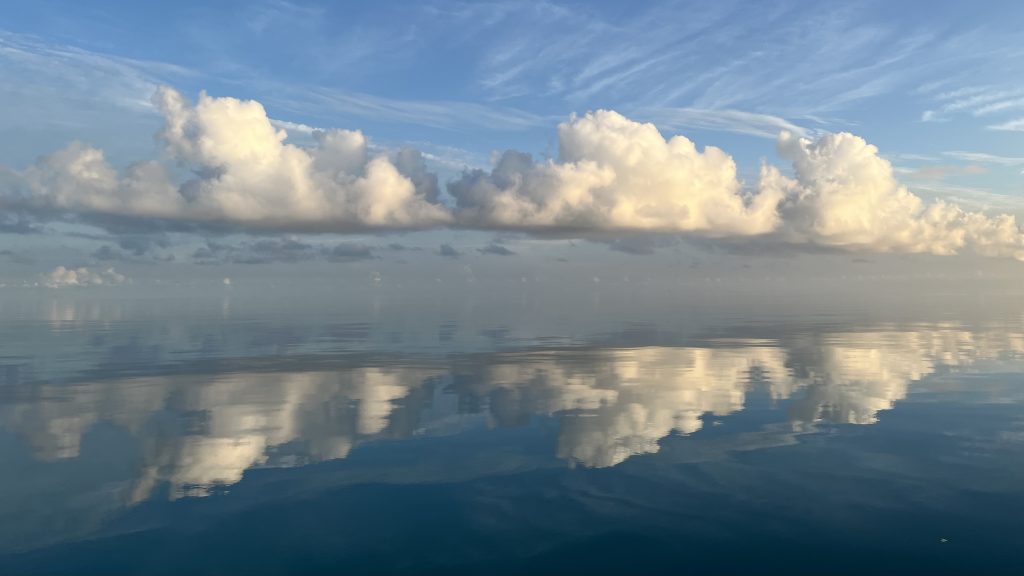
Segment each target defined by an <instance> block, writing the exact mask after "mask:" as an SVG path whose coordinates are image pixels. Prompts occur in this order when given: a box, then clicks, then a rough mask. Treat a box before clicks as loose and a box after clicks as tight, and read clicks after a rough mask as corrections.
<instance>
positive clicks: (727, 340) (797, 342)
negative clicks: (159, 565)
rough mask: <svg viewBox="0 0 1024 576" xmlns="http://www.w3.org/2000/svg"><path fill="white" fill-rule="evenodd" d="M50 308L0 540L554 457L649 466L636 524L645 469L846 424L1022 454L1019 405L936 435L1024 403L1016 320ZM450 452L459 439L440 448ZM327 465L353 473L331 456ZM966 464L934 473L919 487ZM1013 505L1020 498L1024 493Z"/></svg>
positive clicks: (7, 431) (12, 331) (18, 413)
mask: <svg viewBox="0 0 1024 576" xmlns="http://www.w3.org/2000/svg"><path fill="white" fill-rule="evenodd" d="M38 304H39V305H38V306H37V307H36V308H35V310H36V311H37V313H38V314H40V316H41V317H38V318H35V317H32V316H31V313H29V314H24V317H22V318H15V319H14V321H13V323H8V324H7V327H6V328H5V329H4V330H3V337H4V342H3V349H2V352H0V364H3V369H2V370H0V378H2V380H0V382H2V388H0V392H2V395H0V459H2V460H3V461H4V462H5V464H4V470H6V471H7V472H5V473H3V475H2V477H0V482H2V485H0V487H2V488H3V495H2V496H0V512H2V514H0V517H2V518H4V520H2V521H0V542H3V543H4V544H3V549H5V550H18V549H33V548H35V549H45V548H40V547H44V546H47V545H51V544H55V543H58V542H61V541H66V540H76V539H80V538H83V537H89V536H91V535H106V536H107V537H109V538H116V537H117V535H118V534H122V533H127V532H132V531H136V530H139V529H140V527H141V528H145V529H158V528H159V527H160V526H162V525H164V524H168V523H170V524H173V523H174V518H175V513H174V512H173V510H174V509H173V508H166V507H167V506H185V505H186V504H187V506H189V507H191V508H189V509H191V510H195V507H196V506H198V505H199V503H201V502H209V503H210V504H209V506H211V507H215V506H219V507H221V508H223V507H225V506H226V507H227V508H229V509H232V510H235V509H234V508H232V506H240V507H242V508H247V507H258V505H259V503H263V502H273V501H275V500H278V499H280V498H283V497H286V496H282V494H284V493H282V492H280V491H279V489H281V487H285V489H286V491H287V490H300V491H303V492H304V491H309V490H314V491H316V490H326V489H328V488H332V489H339V487H344V486H356V485H364V484H370V485H376V484H382V485H445V484H446V483H453V482H454V483H458V482H470V481H477V482H478V481H481V480H479V479H486V478H495V477H502V476H503V475H509V474H513V475H514V474H520V475H526V476H529V475H531V474H538V473H541V471H543V470H562V471H563V472H560V473H569V474H574V475H575V476H568V477H567V478H569V479H568V480H565V481H566V482H576V481H579V480H578V479H579V478H589V477H590V476H587V474H593V473H596V472H587V470H594V471H596V470H604V469H607V470H610V471H616V472H609V473H615V474H620V475H622V474H625V475H629V472H628V471H629V470H630V469H631V468H630V467H631V466H632V464H630V465H627V464H629V463H630V462H636V463H637V464H635V465H636V466H650V465H655V468H654V471H653V472H651V475H650V476H649V477H645V478H646V479H645V480H643V481H639V480H637V479H636V478H635V477H632V476H629V478H631V479H630V480H628V481H627V482H626V483H627V485H630V483H635V484H636V488H635V490H636V492H635V493H634V492H633V491H632V490H630V491H628V492H627V494H629V496H628V497H629V498H635V499H637V503H636V504H637V506H638V508H636V509H628V510H616V511H613V512H607V511H606V512H607V513H606V514H605V513H598V512H595V511H591V512H592V513H595V514H598V516H600V517H601V518H603V519H604V520H605V521H607V520H608V519H609V518H616V519H619V520H621V518H619V516H617V514H624V515H626V516H635V515H637V514H640V512H638V510H642V509H643V507H644V506H647V505H649V504H650V503H647V502H645V496H644V490H645V488H644V486H643V484H644V483H645V482H654V481H656V480H657V481H667V480H666V479H667V478H670V477H674V475H675V474H676V472H675V468H674V467H677V466H680V465H682V464H683V463H693V462H709V461H718V462H725V463H730V462H735V463H738V462H743V467H744V468H746V469H747V470H746V472H745V473H748V474H749V473H755V474H756V473H758V472H757V471H758V469H759V468H758V465H756V464H753V465H752V464H751V463H750V462H749V459H750V458H755V457H754V456H753V455H756V454H771V453H778V451H780V450H783V449H784V448H785V447H791V448H790V449H791V450H792V449H794V448H792V447H800V449H801V450H804V451H805V452H806V451H808V450H811V449H812V448H813V447H817V449H818V450H819V452H817V453H814V454H805V455H804V456H801V457H796V458H795V459H792V460H791V461H789V463H788V466H790V468H789V473H791V474H797V473H799V471H800V470H801V469H804V468H806V469H808V470H812V469H815V468H816V467H817V466H819V462H818V460H817V459H818V458H821V459H822V461H828V460H831V459H833V458H834V456H833V454H838V453H839V451H840V450H841V449H842V448H839V447H837V448H836V452H835V453H830V452H822V450H825V447H826V446H827V445H828V443H831V442H835V443H840V442H841V441H847V440H841V439H845V438H851V439H855V438H857V437H859V436H860V434H859V433H857V432H855V431H856V430H858V429H859V426H852V427H847V426H844V425H865V426H866V425H875V426H878V427H880V428H883V429H884V428H885V426H884V425H883V424H884V423H882V424H879V422H880V421H883V420H885V421H887V422H889V423H890V426H891V425H892V423H900V422H901V421H903V419H907V421H912V422H917V423H918V425H917V426H918V427H917V428H916V429H914V430H913V431H912V432H911V433H908V434H910V435H913V434H916V435H922V434H927V435H928V436H930V437H941V436H942V435H944V434H945V435H947V436H949V437H950V438H955V441H956V442H957V443H959V444H958V445H957V446H952V445H948V444H947V445H944V446H945V450H946V451H945V452H943V453H941V454H936V458H939V459H940V460H941V459H946V460H952V461H956V460H957V459H961V460H962V459H963V458H965V456H964V455H963V451H964V450H971V451H973V454H974V456H972V457H974V458H977V457H979V456H978V455H979V454H982V455H984V454H989V455H990V456H991V455H996V454H999V455H1000V457H1004V456H1005V454H1004V453H1006V452H1007V451H1009V454H1011V455H1016V456H1018V457H1019V455H1020V452H1019V447H1020V439H1021V438H1022V437H1024V427H1022V426H1021V423H1020V422H1021V421H1020V419H1019V418H1017V417H1013V418H1010V419H1009V420H1007V419H1006V415H1005V413H1001V415H1002V417H1003V420H1002V422H1003V424H1005V426H1004V428H1003V429H1001V430H995V431H988V432H985V434H988V435H989V436H990V437H988V438H986V437H982V436H984V435H982V434H977V433H976V432H975V431H973V430H972V429H970V428H968V429H967V430H966V431H965V430H955V429H949V430H947V429H944V426H945V423H944V422H943V420H942V418H943V411H949V410H950V408H949V406H954V407H955V406H981V407H985V406H991V407H1001V406H1014V405H1016V402H1017V401H1018V400H1020V398H1021V394H1020V392H1019V391H1018V390H1017V389H1016V387H1015V386H1013V385H1010V384H1009V382H1013V381H1016V380H1019V378H1018V377H1017V376H1016V375H1017V374H1018V372H1019V370H1020V359H1021V357H1022V355H1024V329H1022V328H1024V327H1014V326H1012V325H1008V324H1007V322H976V323H973V324H972V323H962V322H954V321H951V320H945V321H940V322H926V321H920V320H918V321H911V322H900V323H892V322H889V323H885V322H861V323H858V322H856V321H850V322H847V323H842V322H837V321H836V320H835V319H834V318H833V319H830V320H829V322H822V321H820V320H816V319H810V320H808V319H801V318H798V317H790V318H788V319H787V320H788V322H778V321H771V322H769V321H751V322H750V323H749V324H747V325H744V324H743V323H741V322H735V321H733V322H727V323H723V324H722V325H716V324H714V322H713V321H711V320H708V319H706V318H700V319H699V321H695V322H694V323H693V324H694V326H695V327H694V326H685V327H684V328H685V329H679V327H678V325H674V324H672V323H671V322H662V323H660V324H659V323H658V322H650V323H646V324H631V325H618V329H617V330H612V329H611V328H612V327H614V326H616V324H615V322H614V319H612V320H606V321H595V323H594V325H593V326H592V328H593V329H594V330H593V332H590V333H588V332H586V331H582V330H577V328H579V327H578V326H565V325H561V326H559V325H557V324H551V325H550V326H548V327H547V328H546V329H547V330H548V331H549V333H548V334H544V333H542V332H540V331H538V330H537V329H536V326H531V325H530V324H529V323H530V322H531V320H527V321H526V322H525V323H523V324H522V325H518V326H517V325H515V323H514V322H509V321H508V320H507V319H498V320H499V321H493V320H491V319H484V320H482V321H478V322H475V323H473V325H472V327H471V328H467V327H466V320H467V319H466V318H465V317H463V318H460V319H459V320H461V322H459V321H456V320H450V319H448V320H446V319H444V315H443V314H442V315H440V316H435V317H431V316H430V315H426V316H425V317H420V318H410V317H405V316H402V315H399V314H396V315H393V316H390V317H385V318H384V319H381V318H380V316H381V315H382V312H381V310H380V309H377V310H376V311H374V310H370V312H369V315H370V317H367V316H366V314H365V313H364V314H363V316H362V317H360V313H358V312H357V313H354V314H349V315H347V316H344V317H318V318H316V320H315V321H313V320H312V318H313V317H312V316H311V317H308V318H306V317H302V316H299V319H298V320H296V321H293V322H291V323H288V322H279V321H277V320H276V319H275V318H273V317H268V316H265V315H260V314H259V313H256V312H252V311H250V312H249V313H247V314H242V315H240V316H238V317H235V318H224V317H211V316H210V315H209V310H207V309H202V308H201V307H200V308H199V309H191V310H189V309H184V310H181V311H180V313H177V314H175V313H174V310H173V309H167V310H156V311H153V310H147V311H146V313H141V312H140V308H138V307H135V308H133V306H132V305H131V304H130V303H129V304H123V303H121V304H119V303H117V302H113V301H108V302H88V301H86V302H80V301H75V300H66V301H50V302H40V303H38ZM217 305H218V307H219V303H218V304H217ZM211 306H213V304H211ZM218 309H219V308H218ZM7 310H8V311H9V310H10V308H8V309H7ZM374 314H376V315H378V317H377V318H376V319H374V318H373V317H372V316H373V315H374ZM383 315H384V316H386V314H383ZM709 317H710V316H709ZM304 321H305V322H306V324H303V322H304ZM428 335H429V336H428ZM904 404H905V405H906V406H907V407H906V408H905V409H904V408H901V405H904ZM929 406H932V407H935V408H934V413H933V414H932V413H929V412H928V410H927V408H928V407H929ZM888 410H893V412H892V416H885V415H884V412H885V411H888ZM904 410H905V412H906V413H905V414H901V411H904ZM992 410H996V408H992ZM898 432H899V431H898V430H897V431H896V432H892V434H893V435H896V434H898ZM972 434H974V435H976V436H977V437H973V436H972ZM524 435H526V438H527V439H526V440H524ZM837 435H838V436H837ZM993 438H994V439H993ZM890 440H891V441H892V442H893V445H894V446H896V445H898V444H900V442H901V441H902V440H901V439H900V438H899V437H896V436H894V437H892V438H890ZM823 443H824V444H823ZM435 446H445V450H447V451H449V452H450V455H448V456H444V457H440V458H439V457H437V454H436V449H435V448H434V447H435ZM940 446H941V444H940ZM847 449H848V450H849V448H847ZM902 449H905V448H901V450H902ZM894 450H896V448H894ZM655 454H656V455H657V456H648V458H653V460H651V461H650V462H651V463H652V464H650V465H648V464H642V463H641V462H646V461H645V460H643V459H642V458H639V457H641V456H642V455H655ZM730 455H731V456H730ZM743 455H748V456H743ZM847 456H848V457H850V458H852V461H855V462H859V465H861V466H868V467H869V468H870V475H869V476H870V477H869V478H866V480H868V481H871V482H876V483H877V482H878V481H879V479H883V480H884V479H886V478H887V474H890V473H891V478H890V480H892V481H901V480H905V479H906V478H907V477H908V475H910V476H916V475H917V474H918V472H917V471H908V470H905V469H903V468H904V467H905V466H906V465H907V464H906V463H907V462H909V461H911V460H912V458H907V457H906V455H905V454H902V453H899V452H893V453H886V452H885V451H884V450H881V451H879V450H878V448H877V447H876V448H875V449H874V451H872V450H869V449H863V450H861V451H857V450H854V451H852V452H851V453H850V454H848V455H847ZM790 458H792V457H790ZM1018 461H1019V458H1018ZM328 462H334V463H335V464H334V466H341V468H336V469H332V470H324V469H323V468H322V466H323V465H324V464H320V465H319V466H318V463H328ZM655 463H658V464H655ZM847 464H849V462H847ZM961 464H962V462H961ZM968 464H970V465H971V466H981V470H982V471H984V472H986V473H987V475H988V476H991V477H992V478H989V477H988V476H986V477H980V478H975V479H973V480H974V481H976V482H977V483H978V485H979V486H982V487H984V488H982V490H985V489H988V490H990V491H992V492H994V493H1001V491H1002V492H1003V493H1004V496H1005V491H1006V490H1007V484H1006V479H1005V478H1004V479H998V478H995V476H997V475H998V474H997V472H998V469H997V468H998V467H995V468H994V467H993V466H994V464H993V462H990V461H986V463H984V465H980V464H978V463H977V462H969V463H968ZM737 465H738V464H729V465H726V464H721V466H724V468H723V469H716V471H715V474H725V475H726V476H723V477H722V478H720V480H721V487H720V490H719V491H720V492H729V491H730V490H731V489H739V487H738V484H736V479H735V478H730V477H729V476H728V474H730V472H729V470H728V468H729V466H737ZM935 465H936V464H934V463H929V466H935ZM659 466H661V467H664V466H668V467H669V468H671V469H672V470H673V471H672V472H671V473H669V472H667V470H668V469H662V468H659ZM764 467H765V468H766V469H767V468H770V466H768V465H764ZM986 467H987V468H986ZM274 470H277V471H279V472H278V473H279V474H284V471H286V470H292V471H295V472H296V473H300V472H303V471H305V472H304V473H303V474H302V475H300V476H294V475H289V476H282V477H281V478H282V480H280V482H281V483H282V484H281V485H280V486H277V487H275V486H276V485H275V484H273V482H272V481H271V480H272V476H268V475H267V474H271V473H272V471H274ZM572 470H574V471H572ZM819 472H820V471H819ZM733 473H735V470H734V471H733ZM851 473H852V472H851ZM856 473H858V474H865V473H866V472H865V471H864V469H860V470H858V471H857V472H856ZM836 474H839V475H840V476H842V473H840V472H836ZM572 478H576V480H572ZM473 479H477V480H473ZM705 480H706V479H705ZM962 480H963V479H962V478H952V479H951V478H943V479H942V480H941V481H940V480H936V481H935V483H927V482H926V481H925V480H918V481H919V482H922V485H921V486H920V488H921V489H922V492H921V493H920V494H921V497H922V498H926V495H927V494H929V493H931V492H934V491H936V490H939V491H941V490H943V489H949V483H950V482H953V483H956V482H961V481H962ZM690 481H691V480H686V481H682V480H680V481H679V484H678V485H679V487H680V489H683V488H685V487H686V486H687V485H688V483H689V482H690ZM692 481H697V480H696V479H694V480H692ZM841 481H842V482H844V483H845V482H848V481H849V479H848V478H842V479H841ZM261 482H262V483H266V485H265V486H263V487H262V488H261V487H260V483H261ZM531 482H532V481H531V480H529V478H527V479H524V480H523V481H522V482H521V483H519V484H518V485H516V487H515V488H508V487H506V488H503V489H499V488H493V487H492V488H491V489H492V490H497V492H495V493H493V494H492V495H491V496H490V498H492V499H497V500H498V501H502V500H503V499H505V498H506V497H507V498H508V500H509V502H512V501H513V500H514V495H513V494H520V495H522V493H523V492H524V491H525V492H527V493H530V489H531ZM744 482H746V480H744ZM744 482H741V483H739V484H743V483H744ZM734 484H735V486H734ZM294 486H301V487H299V488H296V487H294ZM311 486H313V487H315V488H311ZM812 488H813V487H812ZM962 488H963V489H964V490H967V489H968V487H967V486H964V487H962ZM537 489H538V490H542V488H541V487H538V488H537ZM543 489H548V488H543ZM972 489H973V488H972ZM779 490H782V492H777V493H774V495H773V496H770V498H776V499H778V500H779V501H780V502H781V501H789V500H791V499H793V498H794V497H796V495H797V494H798V493H799V491H806V490H808V488H807V486H786V487H782V488H779ZM859 490H861V491H863V492H864V493H863V494H860V495H858V496H857V497H858V498H866V499H868V500H870V501H872V502H873V503H872V504H871V506H881V507H882V508H887V507H889V506H890V504H887V503H885V502H882V501H884V500H885V499H886V498H889V497H890V495H888V494H886V490H885V488H884V486H880V485H879V486H876V491H875V492H874V493H872V492H871V491H865V489H864V488H863V487H861V488H859ZM239 494H244V496H240V495H239ZM211 495H217V497H216V498H212V499H211V498H198V499H197V498H196V497H204V496H206V497H209V496H211ZM1017 495H1018V496H1019V494H1017ZM622 496H623V495H622V494H619V496H618V497H622ZM765 497H766V498H769V496H765ZM235 498H237V499H239V500H238V501H239V502H242V501H243V500H244V502H242V503H240V504H232V503H233V502H235V500H233V499H235ZM875 500H878V501H875ZM161 502H162V503H163V504H160V503H161ZM218 502H222V504H217V503H218ZM1012 504H1013V505H1014V506H1017V507H1018V508H1019V498H1018V499H1016V500H1014V501H1013V502H1012ZM559 505H560V504H553V505H552V506H554V507H555V509H557V508H558V506H559ZM239 509H241V508H239ZM218 510H219V509H218ZM235 511H236V512H237V510H235ZM518 513H522V514H526V513H525V512H518ZM538 513H539V512H538ZM552 513H557V511H554V512H552ZM211 514H215V515H216V514H225V512H223V511H222V510H220V511H218V512H211ZM415 514H416V510H408V509H407V510H404V511H403V512H402V515H412V516H414V515H415ZM218 517H219V516H218ZM624 517H625V516H623V518H624ZM349 520H350V521H357V519H355V518H352V519H349ZM634 520H635V519H634ZM191 521H194V520H190V522H191ZM819 521H822V520H821V519H819ZM199 522H200V524H199V525H202V521H199ZM494 522H496V523H497V524H496V525H493V526H491V528H493V529H498V527H499V525H500V524H501V522H500V520H499V519H494ZM140 523H141V524H140ZM546 529H548V530H555V531H559V532H560V533H563V532H564V533H573V530H571V529H569V528H567V527H565V526H556V527H548V528H546ZM126 531H127V532H126ZM510 537H511V538H515V536H510ZM523 537H524V538H527V539H528V535H525V534H524V535H523Z"/></svg>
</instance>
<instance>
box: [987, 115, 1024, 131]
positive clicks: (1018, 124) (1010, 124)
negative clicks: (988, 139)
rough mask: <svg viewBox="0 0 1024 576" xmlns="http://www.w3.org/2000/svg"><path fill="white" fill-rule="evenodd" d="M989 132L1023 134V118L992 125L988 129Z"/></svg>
mask: <svg viewBox="0 0 1024 576" xmlns="http://www.w3.org/2000/svg"><path fill="white" fill-rule="evenodd" d="M988 129H989V130H1002V131H1006V132H1024V118H1015V119H1013V120H1007V121H1006V122H1003V123H1001V124H993V125H991V126H989V127H988Z"/></svg>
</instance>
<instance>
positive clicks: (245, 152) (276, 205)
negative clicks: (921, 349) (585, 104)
mask: <svg viewBox="0 0 1024 576" xmlns="http://www.w3.org/2000/svg"><path fill="white" fill-rule="evenodd" d="M154 102H155V104H156V105H157V107H158V108H159V110H160V112H161V114H162V115H163V118H164V127H163V129H162V130H161V131H160V133H159V135H158V137H159V140H160V141H161V142H162V143H163V146H164V149H165V152H166V158H164V159H162V161H156V160H150V161H144V162H139V163H136V164H133V165H130V166H128V167H127V168H125V169H123V170H121V171H120V172H119V171H118V170H116V169H115V168H114V167H113V166H111V165H110V164H109V163H108V162H107V161H106V159H105V158H104V154H103V152H102V151H101V150H99V149H96V148H94V147H91V146H89V145H86V144H83V143H78V142H76V143H72V144H71V145H69V146H68V147H66V148H64V149H63V150H59V151H57V152H55V153H53V154H51V155H49V156H46V157H43V158H41V159H40V160H39V161H38V162H37V163H36V164H35V165H33V166H30V167H29V168H27V169H25V170H23V171H21V172H18V173H15V174H14V176H13V177H8V178H4V179H3V183H4V184H3V185H2V187H0V215H3V214H4V213H8V214H19V215H21V214H26V213H31V214H34V215H35V217H36V218H39V219H44V218H71V219H81V220H85V221H92V222H100V223H103V222H104V220H103V219H109V218H112V217H113V218H120V219H129V220H133V219H134V220H138V219H143V220H147V219H148V220H152V219H159V220H165V221H172V222H178V223H184V224H187V225H189V226H193V227H199V228H221V229H223V228H229V229H238V230H245V231H253V232H269V231H276V232H339V233H344V232H353V231H362V230H375V229H376V230H390V229H423V228H433V227H463V228H476V229H485V230H517V231H524V232H528V233H534V234H546V235H551V234H554V235H563V236H574V235H575V236H580V237H588V238H605V239H608V238H614V237H623V236H628V235H631V234H637V233H643V234H649V233H654V234H676V235H690V236H700V237H704V238H713V239H723V240H726V241H733V242H735V241H743V240H748V241H749V240H750V239H756V240H757V241H758V242H768V243H775V244H779V245H805V246H819V247H828V248H834V249H845V250H851V251H873V252H904V253H929V254H937V255H949V254H957V253H962V252H972V253H976V254H980V255H984V256H999V257H1013V258H1017V259H1024V235H1022V233H1021V229H1020V227H1019V225H1018V223H1017V222H1016V220H1015V218H1014V217H1013V216H1012V215H995V216H991V215H987V214H984V213H980V212H969V211H966V210H964V209H962V208H960V207H959V206H957V205H954V204H950V203H946V202H943V201H936V202H931V203H927V202H925V201H924V200H922V199H921V198H920V197H918V196H916V195H915V194H913V193H912V192H911V191H910V190H908V189H907V187H905V186H904V185H902V184H901V183H900V182H899V181H898V180H897V179H896V178H895V175H894V173H893V169H892V166H891V165H890V164H889V162H888V161H887V160H885V159H883V158H882V157H880V156H879V154H878V150H877V148H875V147H874V146H872V145H870V144H868V143H867V142H866V141H865V140H863V139H862V138H859V137H857V136H854V135H852V134H849V133H838V134H826V135H824V136H821V137H820V138H818V139H817V140H810V139H807V138H802V137H798V136H797V135H795V134H793V133H792V132H789V131H783V132H782V133H781V134H780V136H779V141H778V152H779V155H780V156H781V157H782V158H783V159H785V160H787V161H789V162H790V163H791V164H792V170H791V172H790V173H789V174H788V175H787V174H784V173H783V172H782V171H781V170H780V169H779V168H777V167H775V166H771V165H765V166H763V167H762V169H761V173H760V177H759V178H758V181H757V182H756V183H753V184H747V183H745V182H742V181H741V180H740V179H739V178H738V176H737V169H736V164H735V162H734V161H733V159H732V157H731V156H729V155H728V154H727V153H725V152H724V151H722V150H720V149H718V148H715V147H712V146H707V147H705V148H704V149H703V150H700V149H698V148H697V146H696V145H695V144H694V143H693V142H691V141H690V140H688V139H687V138H685V137H684V136H680V135H676V136H672V137H670V138H668V139H666V138H665V137H664V136H662V134H661V133H660V132H659V131H658V129H657V128H656V127H655V126H654V125H653V124H645V123H639V122H635V121H632V120H630V119H628V118H626V117H624V116H622V115H621V114H618V113H616V112H613V111H609V110H597V111H594V112H589V113H587V114H584V115H582V116H573V117H572V118H570V119H569V120H568V121H566V122H564V123H563V124H561V125H560V126H559V128H558V140H559V150H558V156H557V158H554V159H547V160H542V161H538V160H535V159H534V158H533V157H532V156H531V155H528V154H525V153H522V152H516V151H511V150H510V151H506V152H504V153H503V154H501V155H500V156H499V157H498V159H497V160H496V162H495V165H494V167H493V168H492V169H491V170H490V171H484V170H472V171H465V172H463V174H462V175H461V176H460V177H458V178H457V179H455V180H453V181H451V182H449V183H448V185H447V195H444V194H442V193H441V190H440V187H439V185H438V178H437V176H436V174H434V173H431V172H430V171H428V169H427V166H426V163H425V161H424V156H423V154H422V153H420V152H419V151H417V150H415V149H403V150H398V151H394V152H376V151H375V150H374V149H373V148H371V147H370V146H369V145H368V142H367V139H366V137H365V136H364V135H363V134H362V133H361V132H359V131H349V130H327V131H321V130H315V131H313V133H312V135H313V140H314V144H313V145H312V146H310V147H300V146H297V145H294V144H291V143H289V142H287V141H286V138H287V133H286V131H285V129H282V128H280V127H279V126H281V123H279V122H274V121H272V120H271V119H270V118H269V117H268V116H267V113H266V111H265V110H264V108H263V106H262V105H261V104H259V103H258V102H255V101H243V100H238V99H235V98H216V97H211V96H209V95H207V94H205V93H202V94H200V96H199V99H198V101H197V102H196V103H194V104H193V103H190V102H188V101H187V100H186V99H185V98H184V97H183V96H182V95H181V94H180V93H178V92H177V91H175V90H173V89H171V88H167V87H162V88H160V89H159V90H158V91H157V93H156V95H155V96H154ZM180 174H188V176H186V177H184V178H182V177H180V176H177V175H180ZM20 217H21V216H19V218H20Z"/></svg>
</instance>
